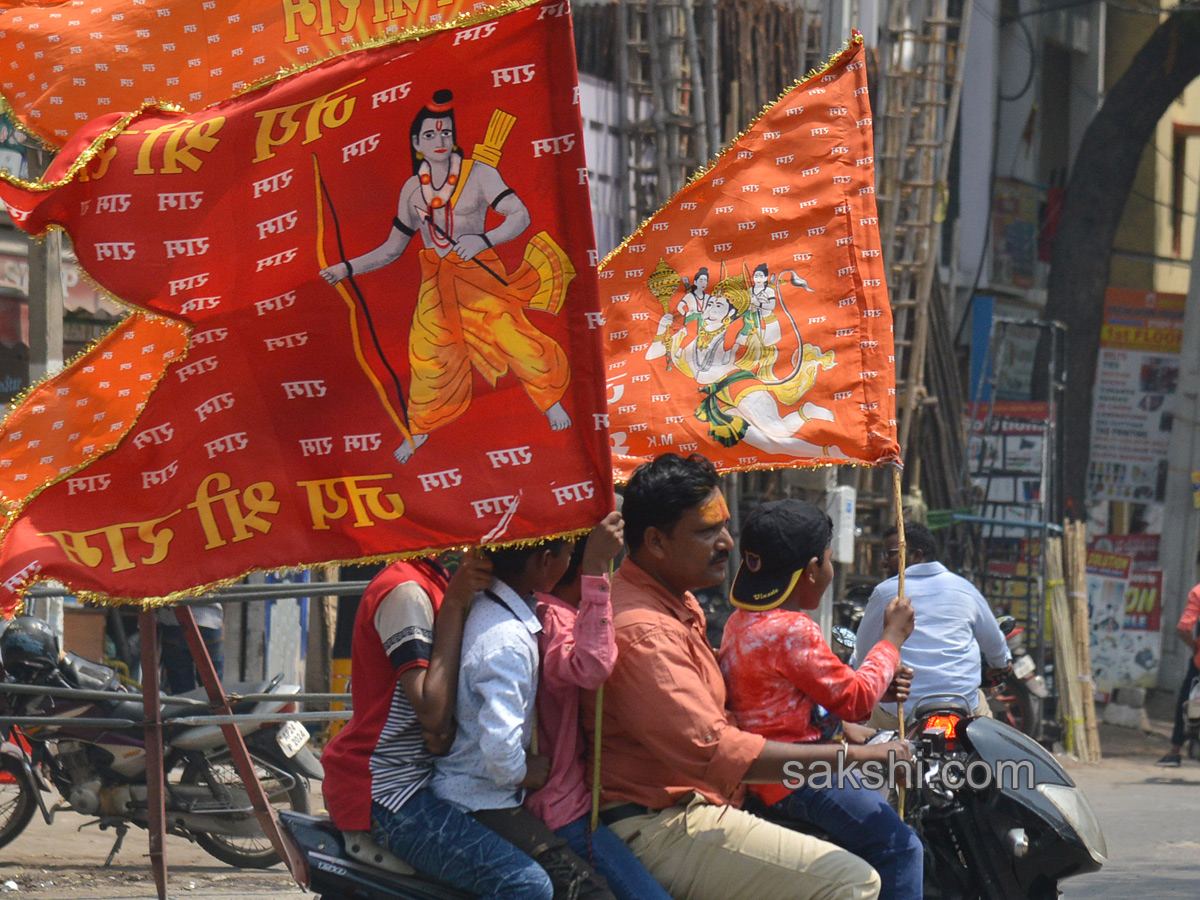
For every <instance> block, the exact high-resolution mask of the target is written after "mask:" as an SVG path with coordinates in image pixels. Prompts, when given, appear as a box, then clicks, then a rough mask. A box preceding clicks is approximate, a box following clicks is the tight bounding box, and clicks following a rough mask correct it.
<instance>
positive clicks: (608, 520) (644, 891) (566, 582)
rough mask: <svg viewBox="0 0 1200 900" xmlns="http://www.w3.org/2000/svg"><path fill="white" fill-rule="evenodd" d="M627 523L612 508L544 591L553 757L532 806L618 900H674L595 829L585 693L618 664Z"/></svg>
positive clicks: (545, 681)
mask: <svg viewBox="0 0 1200 900" xmlns="http://www.w3.org/2000/svg"><path fill="white" fill-rule="evenodd" d="M624 530H625V523H624V521H623V520H622V518H621V514H620V513H618V512H613V513H609V514H608V516H607V517H605V519H604V521H603V522H601V523H600V524H599V525H597V526H596V527H595V528H594V529H592V532H591V534H590V535H588V538H587V541H586V542H585V541H580V542H579V544H578V545H576V548H575V553H574V554H573V555H572V557H571V565H570V566H569V567H568V569H567V572H566V574H565V575H564V576H563V578H562V580H561V581H560V582H559V583H558V585H557V586H556V587H555V588H554V593H553V594H538V595H537V600H538V607H537V612H538V618H539V619H540V620H541V622H542V631H541V633H540V634H539V635H538V645H539V650H540V651H541V655H542V669H541V675H540V679H539V682H538V689H537V701H536V704H537V727H538V741H539V745H538V747H539V751H540V752H541V753H542V754H544V755H548V756H549V757H550V776H549V778H547V779H546V784H545V785H544V786H543V787H541V788H540V789H539V790H537V791H535V792H534V793H532V794H530V795H529V796H528V797H526V799H525V806H526V807H527V808H528V809H529V810H530V811H531V812H533V813H534V815H536V816H537V817H538V818H540V819H541V820H542V821H543V822H545V823H546V824H547V825H548V826H550V828H552V829H553V830H554V831H555V832H556V833H557V834H558V836H559V837H561V838H563V839H564V840H566V842H567V843H568V844H569V845H570V847H571V849H572V850H574V851H575V852H576V853H577V854H579V855H580V856H581V857H583V858H584V859H585V860H587V861H588V862H590V863H591V864H592V867H593V868H594V869H595V870H596V871H597V872H599V873H600V874H601V875H603V876H604V878H605V879H606V880H607V881H608V886H609V888H610V889H611V890H612V892H613V893H614V894H615V895H616V896H617V900H671V898H670V896H669V895H668V894H667V892H666V891H665V890H663V888H662V887H661V886H660V885H659V883H658V882H657V881H655V880H654V878H653V876H652V875H651V874H650V873H649V872H647V871H646V868H645V866H643V865H642V864H641V863H640V862H639V861H638V858H637V857H636V856H634V855H633V851H631V850H630V849H629V848H628V847H627V846H626V845H625V843H624V842H623V841H622V840H621V839H620V838H618V837H617V836H616V835H615V834H613V833H612V832H611V831H609V829H608V826H606V825H603V824H602V825H599V826H598V827H597V829H596V830H595V831H591V829H590V819H591V793H590V792H589V791H588V789H587V786H586V784H585V774H586V763H585V758H584V749H585V748H584V740H583V728H582V726H581V723H580V720H579V692H580V690H589V691H594V690H596V689H597V688H599V687H600V685H602V684H603V683H604V681H605V679H606V678H608V676H609V675H610V674H611V673H612V670H613V665H614V664H615V663H616V661H617V644H616V639H615V637H614V635H613V625H612V604H611V603H610V601H609V595H608V570H609V566H610V565H611V563H612V560H613V559H614V558H615V557H616V555H617V553H619V552H620V550H621V546H622V542H623V540H624Z"/></svg>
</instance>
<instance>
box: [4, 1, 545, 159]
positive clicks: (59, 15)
mask: <svg viewBox="0 0 1200 900" xmlns="http://www.w3.org/2000/svg"><path fill="white" fill-rule="evenodd" d="M502 2H503V0H220V2H214V0H206V2H201V0H155V2H154V3H146V2H145V0H87V2H86V3H50V2H46V0H0V59H3V60H4V61H5V66H4V69H3V71H2V72H0V95H2V96H3V98H4V100H5V101H6V102H7V103H8V105H9V107H10V108H11V109H12V111H13V112H14V114H15V115H16V116H17V118H18V120H19V121H20V122H21V123H22V124H23V125H24V126H25V127H26V128H28V129H29V130H30V131H32V132H34V133H35V134H37V135H38V136H39V137H41V138H42V139H43V140H46V141H48V142H50V143H51V144H54V145H55V146H59V147H61V146H62V145H63V143H65V142H66V140H67V138H69V137H70V136H71V135H72V134H73V133H74V132H75V130H76V129H77V128H79V127H80V125H81V124H83V123H86V122H88V121H90V120H91V119H94V118H97V117H99V116H103V115H107V114H108V113H111V112H112V111H114V110H134V109H137V108H138V107H140V106H141V105H142V104H143V103H147V102H158V103H170V104H174V105H176V106H178V107H180V108H181V109H186V110H196V109H200V108H202V107H204V106H207V105H209V104H210V103H216V102H218V101H220V100H225V99H227V98H228V97H231V96H233V95H234V94H236V93H238V92H239V91H242V90H245V89H246V88H247V87H249V86H251V85H253V84H255V83H257V82H260V81H263V80H269V79H273V78H277V77H279V75H280V74H281V73H282V72H286V71H287V70H289V69H291V68H293V67H295V66H303V65H311V64H313V63H316V62H320V61H321V60H323V59H325V58H326V57H329V56H334V55H337V54H341V53H345V52H347V51H349V50H352V49H355V48H356V47H358V46H362V45H364V44H369V43H371V42H373V41H379V40H387V39H388V38H390V37H395V36H396V35H398V34H400V33H401V32H405V31H410V30H413V29H415V28H421V27H428V26H430V25H437V24H439V23H442V24H444V23H447V22H450V21H451V20H452V19H454V17H455V16H457V15H459V14H461V13H476V12H480V11H482V10H485V9H488V8H489V7H497V6H500V5H501V3H502ZM563 5H565V4H563ZM51 60H52V61H53V65H48V62H50V61H51Z"/></svg>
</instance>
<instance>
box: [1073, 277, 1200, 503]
mask: <svg viewBox="0 0 1200 900" xmlns="http://www.w3.org/2000/svg"><path fill="white" fill-rule="evenodd" d="M1185 299H1186V298H1185V297H1184V295H1182V294H1156V293H1153V292H1146V291H1134V290H1125V289H1118V288H1110V289H1109V291H1108V293H1107V295H1106V296H1105V302H1104V325H1103V327H1102V329H1101V333H1100V355H1099V358H1098V359H1097V362H1096V383H1095V394H1094V402H1093V410H1092V455H1091V464H1090V466H1089V469H1088V495H1089V498H1090V499H1091V500H1093V501H1096V500H1132V501H1139V502H1151V501H1159V502H1161V501H1162V500H1163V498H1164V495H1165V491H1166V477H1167V468H1166V466H1167V451H1168V449H1169V444H1170V439H1171V423H1172V419H1173V413H1174V398H1175V390H1176V387H1177V385H1178V383H1179V351H1180V348H1181V346H1182V342H1183V308H1184V301H1185Z"/></svg>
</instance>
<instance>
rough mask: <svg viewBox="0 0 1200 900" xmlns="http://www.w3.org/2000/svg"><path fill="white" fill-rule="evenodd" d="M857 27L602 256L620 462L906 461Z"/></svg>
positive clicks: (602, 325) (731, 467)
mask: <svg viewBox="0 0 1200 900" xmlns="http://www.w3.org/2000/svg"><path fill="white" fill-rule="evenodd" d="M872 153H873V150H872V136H871V107H870V103H869V100H868V98H867V79H866V72H865V66H864V64H863V49H862V39H861V37H859V36H857V35H856V37H855V39H854V40H853V41H852V43H851V45H850V46H849V47H848V48H847V49H846V50H845V51H844V52H843V53H842V54H841V55H839V56H838V57H837V58H836V59H834V60H833V61H832V62H831V63H830V64H829V65H828V66H827V67H826V68H825V69H824V70H822V71H821V72H819V73H817V74H815V75H813V76H811V77H810V78H809V79H807V80H806V81H804V82H802V83H800V84H798V85H797V86H796V87H794V88H793V89H792V90H790V91H789V92H788V93H787V94H785V95H784V96H783V97H782V98H781V99H780V100H779V101H778V102H777V103H775V104H774V105H773V106H771V107H770V108H768V109H767V110H766V111H765V112H764V113H763V114H762V116H761V117H760V118H759V119H758V120H757V121H756V122H755V123H754V124H753V125H752V126H751V127H750V128H749V129H748V130H747V131H746V132H745V134H743V135H742V136H741V137H740V138H738V139H737V140H736V141H735V142H734V143H733V144H732V146H731V147H729V148H728V149H727V150H726V151H725V152H724V153H723V154H722V155H721V156H720V157H719V158H718V159H717V160H716V161H715V162H714V163H713V164H712V165H711V166H710V167H709V168H708V169H707V170H706V171H705V172H703V173H702V174H700V175H698V176H697V177H695V178H694V179H693V180H692V182H691V183H690V184H689V185H688V186H687V187H685V188H684V189H683V190H681V191H680V192H679V193H678V194H676V195H675V196H674V197H673V198H672V199H671V200H670V201H669V202H668V203H667V204H666V205H665V206H664V207H663V208H662V209H661V210H660V211H659V212H658V213H657V214H655V215H654V216H653V217H652V218H650V219H649V220H648V221H647V222H645V223H644V224H643V225H642V226H641V228H639V229H638V230H637V231H636V232H635V233H634V234H633V235H632V236H631V237H629V238H627V239H626V240H625V242H624V243H623V244H622V245H621V246H620V247H619V248H617V250H615V251H614V252H613V253H612V254H610V255H609V257H608V258H607V259H605V260H604V262H603V263H602V265H601V271H600V279H601V280H600V285H601V303H602V305H603V313H602V315H601V316H599V317H597V318H596V319H595V320H594V321H593V322H592V325H593V327H595V328H597V329H598V330H601V331H602V333H603V335H604V349H605V356H606V359H607V365H608V405H609V422H610V428H611V433H612V440H613V456H614V468H615V469H616V470H617V475H618V478H620V479H622V480H623V479H625V478H628V476H629V474H630V473H631V472H632V470H633V469H634V468H636V467H637V465H638V464H639V463H641V462H643V461H645V460H647V459H649V458H652V457H653V456H655V455H657V454H658V453H662V452H664V451H667V450H674V451H677V452H681V453H689V452H700V453H703V454H705V455H706V456H708V457H709V458H710V459H712V460H713V462H714V463H715V464H716V465H717V466H718V467H721V468H723V469H725V470H728V471H735V470H739V469H750V468H760V467H763V468H766V467H781V466H802V465H814V464H825V463H847V462H849V463H878V462H880V461H883V460H891V459H896V458H897V457H898V445H897V442H896V421H895V393H896V391H895V362H894V356H893V350H892V346H893V345H892V317H891V310H890V307H889V305H888V298H887V286H886V284H885V282H884V267H883V260H882V259H881V253H880V241H879V228H878V220H877V214H876V210H875V197H874V191H875V188H874V165H873V162H874V160H873V158H872Z"/></svg>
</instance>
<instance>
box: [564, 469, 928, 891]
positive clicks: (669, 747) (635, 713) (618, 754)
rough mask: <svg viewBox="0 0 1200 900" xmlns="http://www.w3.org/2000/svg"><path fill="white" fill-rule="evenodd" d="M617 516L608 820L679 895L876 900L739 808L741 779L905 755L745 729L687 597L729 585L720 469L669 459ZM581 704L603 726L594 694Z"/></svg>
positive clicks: (835, 858) (812, 841)
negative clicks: (621, 526) (621, 521)
mask: <svg viewBox="0 0 1200 900" xmlns="http://www.w3.org/2000/svg"><path fill="white" fill-rule="evenodd" d="M622 510H623V513H624V516H625V541H626V545H627V546H628V549H629V554H628V556H627V557H626V559H625V561H624V562H623V563H622V564H621V567H620V569H619V570H618V571H617V573H616V575H615V576H614V578H613V584H612V604H613V623H614V628H615V631H616V640H617V663H616V667H615V668H614V669H613V673H612V675H611V676H610V678H609V680H608V681H607V682H606V683H605V694H604V708H603V717H602V722H601V751H602V755H601V785H602V788H603V793H602V797H601V803H602V805H601V819H602V820H603V821H604V822H605V823H606V824H607V825H608V826H609V827H610V828H611V829H612V830H613V831H614V832H616V833H617V835H618V836H619V837H620V838H621V839H622V840H624V841H625V842H626V843H627V844H629V846H630V848H631V849H632V850H633V852H634V854H635V855H637V857H638V858H639V859H641V861H642V862H643V863H644V864H645V866H646V868H648V869H649V870H650V872H651V874H652V875H654V877H655V878H656V879H658V881H659V883H660V884H662V886H663V887H665V888H666V889H667V891H668V892H669V893H670V894H671V896H672V897H674V898H675V900H728V898H729V897H732V896H746V897H751V896H752V897H754V898H755V900H808V898H814V900H874V898H876V897H877V896H878V894H879V884H880V882H879V876H878V875H877V874H876V873H875V871H874V870H873V869H872V868H871V867H870V866H869V865H868V864H867V863H865V862H863V860H861V859H859V858H858V857H857V856H855V855H853V854H852V853H849V852H847V851H845V850H842V849H841V848H839V847H836V846H834V845H833V844H830V843H828V842H826V841H822V840H818V839H817V838H814V837H811V836H809V835H805V834H800V833H797V832H794V831H790V830H788V829H786V828H783V827H781V826H778V825H775V824H773V823H770V822H767V821H765V820H763V819H759V818H757V817H756V816H754V815H751V814H750V813H747V812H744V811H742V809H741V808H740V807H741V801H742V798H743V796H744V794H745V787H744V783H761V784H767V783H772V782H781V781H783V779H784V778H785V776H789V775H793V774H795V772H796V768H797V767H799V766H804V765H810V764H812V763H815V762H823V763H831V764H834V765H836V764H837V761H838V756H839V754H844V761H845V762H863V761H866V760H868V759H870V760H880V761H884V760H886V759H887V758H888V752H889V751H892V752H894V753H895V754H896V756H897V757H898V758H899V759H902V760H908V759H910V758H911V755H910V753H909V751H908V748H907V745H902V744H897V743H892V744H878V745H873V746H866V745H851V746H849V747H845V746H843V745H841V744H832V745H831V744H807V745H795V744H785V743H781V742H778V741H769V740H767V739H766V738H764V737H761V736H759V735H756V734H752V733H750V732H748V731H743V730H741V729H740V728H738V727H737V725H736V723H735V722H734V719H733V716H732V714H731V713H729V712H728V711H727V710H726V709H725V683H724V681H723V679H722V677H721V670H720V668H719V667H718V666H717V659H716V654H715V653H714V652H713V649H712V646H711V645H710V644H709V642H708V638H707V635H706V632H705V620H704V612H703V610H702V609H701V608H700V605H699V604H698V603H697V602H696V598H695V597H694V596H693V595H692V591H693V590H698V589H700V588H707V587H713V586H715V585H718V584H720V583H721V582H722V581H723V580H724V579H725V573H726V570H727V568H728V565H729V554H730V551H731V550H732V549H733V539H732V538H731V537H730V534H729V529H728V524H729V512H728V509H727V507H726V506H725V500H724V497H722V495H721V491H720V488H719V486H718V476H717V472H716V470H715V469H714V468H713V465H712V463H710V462H709V461H708V460H707V459H705V458H704V457H702V456H698V455H693V456H691V457H689V458H687V459H685V458H683V457H681V456H678V455H676V454H665V455H663V456H660V457H658V458H657V459H655V460H654V461H653V462H651V463H648V464H646V465H643V466H641V467H640V468H639V469H638V470H637V471H636V472H634V474H633V477H632V478H631V479H630V481H629V484H628V485H627V486H626V489H625V503H624V506H623V507H622ZM584 706H585V711H584V722H585V723H587V724H588V726H589V727H592V728H594V726H592V723H594V721H595V697H594V695H586V696H585V702H584ZM589 737H590V738H591V739H592V740H593V741H594V740H595V734H594V733H592V734H590V735H589ZM788 763H792V765H791V766H788V768H787V770H786V771H785V768H784V767H785V765H787V764H788Z"/></svg>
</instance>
